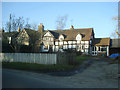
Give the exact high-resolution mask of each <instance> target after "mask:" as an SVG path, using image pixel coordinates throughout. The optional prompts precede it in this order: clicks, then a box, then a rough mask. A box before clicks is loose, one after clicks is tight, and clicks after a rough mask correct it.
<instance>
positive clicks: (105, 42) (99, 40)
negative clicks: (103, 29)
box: [92, 38, 110, 46]
mask: <svg viewBox="0 0 120 90" xmlns="http://www.w3.org/2000/svg"><path fill="white" fill-rule="evenodd" d="M92 45H95V46H100V45H110V38H94V39H93V41H92Z"/></svg>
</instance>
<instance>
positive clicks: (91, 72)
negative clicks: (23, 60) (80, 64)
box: [2, 58, 118, 88]
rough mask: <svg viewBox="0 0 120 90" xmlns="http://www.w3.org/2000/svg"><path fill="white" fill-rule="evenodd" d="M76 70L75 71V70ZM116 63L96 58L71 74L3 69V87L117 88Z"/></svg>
mask: <svg viewBox="0 0 120 90" xmlns="http://www.w3.org/2000/svg"><path fill="white" fill-rule="evenodd" d="M76 72H77V71H76ZM117 74H118V65H117V64H109V63H108V62H106V61H105V60H102V59H99V58H96V59H94V62H93V63H92V64H91V65H90V66H88V67H87V68H86V69H84V70H83V71H82V72H79V71H78V72H77V73H76V74H74V75H72V76H55V75H54V76H52V75H48V74H42V73H33V72H26V71H20V70H10V69H3V78H2V79H3V88H118V77H117Z"/></svg>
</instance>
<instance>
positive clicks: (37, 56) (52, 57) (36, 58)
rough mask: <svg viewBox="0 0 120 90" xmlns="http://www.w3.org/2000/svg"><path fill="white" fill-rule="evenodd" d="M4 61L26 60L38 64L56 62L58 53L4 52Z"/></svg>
mask: <svg viewBox="0 0 120 90" xmlns="http://www.w3.org/2000/svg"><path fill="white" fill-rule="evenodd" d="M1 57H2V61H3V62H4V61H5V62H26V63H38V64H56V61H57V60H56V54H43V53H2V56H1Z"/></svg>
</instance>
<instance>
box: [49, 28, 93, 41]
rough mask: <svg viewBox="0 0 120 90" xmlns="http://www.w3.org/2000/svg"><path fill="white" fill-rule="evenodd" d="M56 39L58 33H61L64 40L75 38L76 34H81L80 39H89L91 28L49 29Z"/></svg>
mask: <svg viewBox="0 0 120 90" xmlns="http://www.w3.org/2000/svg"><path fill="white" fill-rule="evenodd" d="M49 31H50V32H51V33H52V34H53V35H54V37H55V38H56V40H57V39H58V37H59V35H61V34H62V35H63V36H64V37H65V40H76V36H77V34H79V33H80V34H81V35H82V40H90V39H91V34H92V33H93V28H86V29H72V30H71V29H69V30H52V31H51V30H49Z"/></svg>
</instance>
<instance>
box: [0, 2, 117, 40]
mask: <svg viewBox="0 0 120 90" xmlns="http://www.w3.org/2000/svg"><path fill="white" fill-rule="evenodd" d="M10 13H11V14H14V15H15V16H16V17H19V16H23V17H24V19H26V18H29V19H30V20H29V22H30V23H31V24H33V23H36V24H37V25H39V24H40V23H43V25H44V27H45V29H46V30H47V29H49V30H55V29H56V20H57V18H58V17H59V16H65V15H67V17H68V19H67V22H66V27H65V29H69V28H70V27H71V24H72V25H73V26H74V28H75V29H78V28H93V29H94V31H95V36H96V37H100V38H101V37H110V34H111V33H112V32H113V31H114V29H115V27H116V24H117V23H116V22H115V21H114V20H112V18H113V17H115V16H117V15H118V3H117V2H56V3H55V2H2V23H3V25H4V24H5V22H6V21H8V20H9V14H10Z"/></svg>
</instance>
